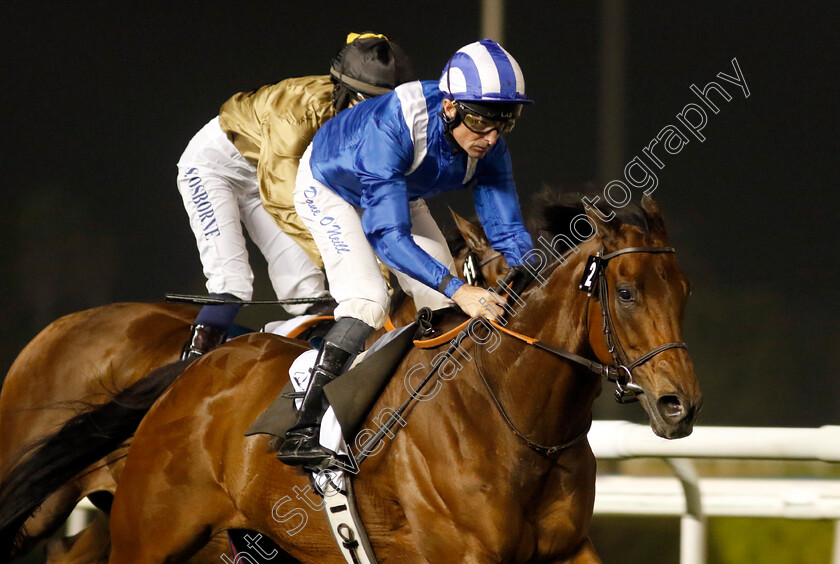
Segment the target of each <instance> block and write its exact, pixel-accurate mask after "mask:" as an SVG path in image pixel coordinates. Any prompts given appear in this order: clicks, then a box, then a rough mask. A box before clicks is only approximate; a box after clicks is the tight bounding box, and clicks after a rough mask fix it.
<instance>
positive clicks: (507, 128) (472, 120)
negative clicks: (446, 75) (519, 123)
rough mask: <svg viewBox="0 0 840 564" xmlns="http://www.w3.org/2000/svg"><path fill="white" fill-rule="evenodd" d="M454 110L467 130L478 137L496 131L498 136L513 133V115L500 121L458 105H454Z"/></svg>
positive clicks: (514, 122)
mask: <svg viewBox="0 0 840 564" xmlns="http://www.w3.org/2000/svg"><path fill="white" fill-rule="evenodd" d="M455 109H456V111H457V112H458V115H459V116H460V118H461V122H462V123H463V124H464V125H465V126H467V129H469V130H470V131H472V132H473V133H477V134H479V135H487V134H488V133H490V132H491V131H493V130H496V131H498V132H499V135H504V134H505V133H510V132H511V131H513V127H514V126H515V125H516V117H515V115H513V116H511V117H508V118H500V119H495V118H489V117H486V116H483V115H480V114H477V113H475V112H472V111H470V109H469V108H466V107H464V106H463V105H462V104H460V103H456V104H455Z"/></svg>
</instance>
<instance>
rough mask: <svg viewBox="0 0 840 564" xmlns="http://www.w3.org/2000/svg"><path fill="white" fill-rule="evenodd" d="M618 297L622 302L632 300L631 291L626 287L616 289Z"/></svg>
mask: <svg viewBox="0 0 840 564" xmlns="http://www.w3.org/2000/svg"><path fill="white" fill-rule="evenodd" d="M618 298H619V299H620V300H621V301H623V302H630V301H633V292H631V291H630V290H628V289H627V288H621V289H619V290H618Z"/></svg>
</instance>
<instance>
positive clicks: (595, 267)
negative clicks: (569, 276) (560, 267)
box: [578, 255, 601, 294]
mask: <svg viewBox="0 0 840 564" xmlns="http://www.w3.org/2000/svg"><path fill="white" fill-rule="evenodd" d="M600 270H601V257H598V256H595V255H590V256H589V258H588V259H586V268H584V269H583V276H582V277H581V279H580V285H578V288H580V289H581V290H583V291H584V292H586V293H588V294H591V293H592V290H594V289H595V285H596V284H597V283H598V272H600Z"/></svg>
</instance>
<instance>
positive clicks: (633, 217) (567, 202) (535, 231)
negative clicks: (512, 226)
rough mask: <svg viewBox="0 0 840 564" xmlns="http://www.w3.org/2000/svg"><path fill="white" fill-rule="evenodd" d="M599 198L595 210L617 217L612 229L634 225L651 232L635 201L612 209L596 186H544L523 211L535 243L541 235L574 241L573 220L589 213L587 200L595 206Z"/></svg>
mask: <svg viewBox="0 0 840 564" xmlns="http://www.w3.org/2000/svg"><path fill="white" fill-rule="evenodd" d="M596 196H597V197H598V200H597V203H596V204H595V207H596V208H597V209H598V210H600V211H601V212H602V213H603V214H604V215H607V216H609V215H610V213H615V218H613V219H612V220H610V225H611V226H613V227H615V228H616V229H618V228H620V227H621V226H622V225H634V226H636V227H638V228H640V229H641V230H642V231H644V232H645V233H648V232H649V231H650V225H649V224H648V220H647V215H646V214H645V212H644V210H643V209H642V207H641V206H640V205H639V204H638V203H636V202H634V201H631V202H630V203H628V204H627V205H626V206H624V207H620V208H618V207H615V206H611V205H610V204H609V203H607V202H606V201H604V198H603V195H602V194H601V195H599V193H598V192H597V191H596V189H595V185H594V184H592V183H585V184H578V185H561V186H557V187H554V186H547V185H544V186H543V187H542V190H540V191H539V192H537V193H536V194H535V195H534V196H533V197H532V198H531V199H530V200H529V202H528V205H527V207H525V210H523V212H524V215H525V221H526V225H527V227H528V231H530V233H531V236H532V237H533V238H534V239H535V240H536V238H537V237H539V236H540V235H542V236H544V237H546V238H549V239H550V238H551V237H554V236H555V235H568V236H570V237H572V233H571V232H570V224H571V221H572V219H573V218H574V217H575V216H576V215H580V214H585V213H586V208H585V207H584V202H583V198H585V197H586V198H588V199H589V201H590V202H593V201H596V200H595V198H596Z"/></svg>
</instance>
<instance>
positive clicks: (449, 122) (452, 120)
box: [438, 110, 466, 155]
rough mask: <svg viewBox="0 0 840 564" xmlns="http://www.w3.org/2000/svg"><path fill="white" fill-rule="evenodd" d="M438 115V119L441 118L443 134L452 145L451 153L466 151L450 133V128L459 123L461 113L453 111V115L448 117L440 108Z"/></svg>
mask: <svg viewBox="0 0 840 564" xmlns="http://www.w3.org/2000/svg"><path fill="white" fill-rule="evenodd" d="M438 115H439V116H440V119H442V120H443V135H444V137H446V140H447V141H449V144H450V145H452V154H453V155H457V154H458V153H464V152H466V151H464V149H463V147H461V145H459V144H458V142H457V141H456V140H455V136H454V135H453V134H452V130H453V129H455V128H456V127H458V126H459V125H461V114H459V113H458V112H455V117H449V116H448V115H446V112H444V111H443V110H441V111H440V113H439V114H438Z"/></svg>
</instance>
